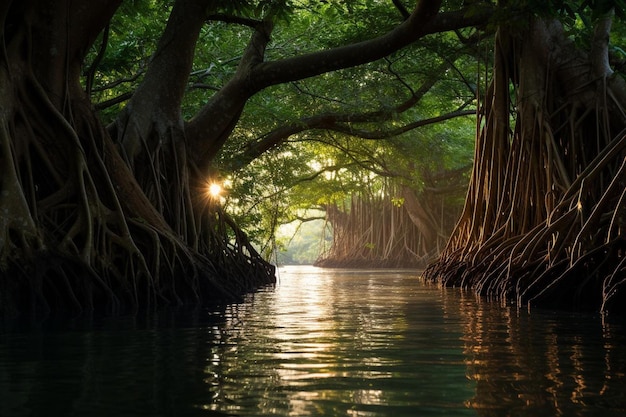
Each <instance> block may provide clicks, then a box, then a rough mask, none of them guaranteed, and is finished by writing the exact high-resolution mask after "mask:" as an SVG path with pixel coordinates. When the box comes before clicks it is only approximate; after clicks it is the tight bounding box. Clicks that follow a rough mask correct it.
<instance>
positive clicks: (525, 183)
mask: <svg viewBox="0 0 626 417" xmlns="http://www.w3.org/2000/svg"><path fill="white" fill-rule="evenodd" d="M620 4H621V3H620V2H605V1H555V2H547V3H546V2H542V1H534V0H526V1H514V2H501V3H500V4H499V5H498V6H497V7H496V6H495V5H494V4H492V2H490V1H480V0H478V1H456V0H449V1H427V0H421V1H416V2H409V1H408V0H406V1H401V0H388V1H387V0H360V1H356V0H355V1H345V0H328V1H323V2H318V1H304V0H282V1H277V0H237V1H218V0H211V1H207V0H175V1H169V2H157V1H153V0H137V1H126V2H122V1H121V0H105V1H100V2H97V3H94V4H91V3H90V4H89V7H86V6H85V5H80V4H76V3H74V2H69V1H67V0H62V1H51V0H49V1H45V0H41V1H37V2H21V1H17V0H10V1H5V2H4V3H3V4H2V6H0V11H1V12H2V13H1V16H2V18H3V19H2V26H3V31H2V45H3V50H2V61H1V65H0V97H2V104H1V105H0V109H2V112H1V115H0V211H1V213H2V217H1V220H0V315H2V316H7V315H9V316H11V315H17V314H24V313H29V314H42V313H43V314H46V313H48V312H50V311H71V312H74V313H80V312H82V311H93V310H101V311H106V312H119V311H127V310H130V311H136V310H138V309H142V308H153V307H156V306H162V305H183V304H197V303H216V302H221V301H224V300H233V299H236V298H237V297H239V296H240V295H242V294H243V293H245V292H247V291H251V290H254V289H255V288H258V287H259V286H261V285H265V284H267V283H271V282H273V281H274V267H273V266H272V265H271V264H270V263H269V262H268V261H267V259H269V258H270V256H271V253H272V251H275V250H276V248H277V247H280V246H281V242H277V241H276V239H275V234H276V231H277V229H278V227H279V225H280V224H282V223H286V222H289V221H292V220H294V219H296V220H297V219H300V220H311V219H312V218H315V217H318V216H319V214H318V213H319V210H322V211H325V212H326V214H327V216H325V221H327V222H328V223H330V225H331V226H333V229H332V230H333V234H334V237H335V239H334V242H333V243H334V245H333V246H332V247H331V248H330V249H329V251H328V252H326V253H325V257H324V260H325V261H327V262H331V263H333V262H334V263H335V264H342V263H343V264H346V265H349V262H350V261H354V259H355V258H357V259H359V260H364V259H367V260H368V262H372V263H374V262H381V261H382V262H389V265H400V264H401V262H405V261H406V265H416V264H422V263H423V262H426V261H429V260H432V259H433V256H437V255H438V253H439V251H440V250H441V248H442V247H443V246H444V241H445V240H447V236H448V234H449V233H450V231H451V229H452V228H453V225H454V224H455V220H456V217H457V214H458V213H461V212H462V213H461V217H460V221H459V222H458V223H456V227H455V228H454V231H453V232H452V238H451V239H450V241H449V242H448V244H447V246H446V249H445V251H444V252H443V254H442V256H441V257H440V258H438V260H437V261H435V262H434V263H432V264H431V265H430V266H429V268H428V270H427V274H426V276H427V277H428V278H429V279H432V280H435V281H438V282H441V283H444V284H446V285H460V286H464V287H470V288H473V289H476V290H477V291H479V292H480V293H482V294H486V295H491V296H495V297H498V298H500V299H503V300H504V299H514V300H516V301H518V302H519V303H528V302H530V303H540V302H541V303H544V304H550V305H554V304H560V305H566V306H568V307H583V306H584V307H588V308H599V309H606V310H608V309H613V308H615V307H616V306H619V305H620V303H621V300H622V298H623V290H622V287H623V284H624V283H625V282H626V278H625V276H626V273H625V268H626V267H625V264H624V262H626V261H625V260H624V259H625V256H624V251H625V250H626V248H625V246H626V244H625V243H624V242H625V241H624V221H626V220H625V218H626V216H625V212H624V210H626V207H625V201H626V196H625V195H624V191H623V190H624V188H625V186H624V184H625V177H624V175H625V174H624V172H626V169H625V168H624V166H623V164H622V162H623V159H624V154H625V150H624V149H625V148H624V146H625V145H624V143H625V142H624V135H623V129H624V127H625V125H626V124H625V123H624V121H625V120H624V117H625V116H624V114H623V110H622V109H623V108H624V107H625V104H626V102H625V99H624V97H626V90H625V88H624V86H623V84H624V82H623V79H622V76H621V74H620V72H619V68H621V67H622V63H623V60H624V56H623V55H624V53H623V51H622V50H621V49H620V48H619V47H617V46H616V45H618V44H619V43H615V40H621V38H620V36H621V34H622V33H624V32H623V28H622V27H621V26H620V25H621V23H620V22H619V19H618V20H615V21H614V19H613V13H614V12H617V14H618V16H621V14H622V11H623V10H624V7H622V6H621V5H620ZM614 5H617V7H613V6H614ZM611 23H615V24H613V25H611ZM610 40H613V41H612V42H611V41H610ZM493 52H495V54H493ZM476 114H478V116H479V117H478V120H476ZM474 140H476V148H475V149H476V153H475V154H474V155H472V151H473V146H472V145H473V143H474ZM472 163H473V169H472ZM470 169H472V170H471V177H470V176H469V172H470ZM468 182H469V191H468V192H467V198H466V199H465V203H463V190H464V189H466V184H467V183H468ZM209 190H212V191H213V192H212V193H210V192H209ZM463 204H464V206H463ZM463 207H464V208H463ZM311 210H313V211H311ZM311 213H313V214H311ZM378 213H380V215H378ZM344 238H345V239H346V240H342V239H344ZM622 304H623V303H622Z"/></svg>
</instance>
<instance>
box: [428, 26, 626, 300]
mask: <svg viewBox="0 0 626 417" xmlns="http://www.w3.org/2000/svg"><path fill="white" fill-rule="evenodd" d="M534 25H535V26H533V29H531V33H534V34H535V35H534V36H537V34H538V33H539V34H541V33H544V34H545V33H549V36H551V38H552V39H556V40H558V41H559V43H558V48H560V49H559V50H558V52H555V50H557V48H553V49H552V52H551V55H549V56H550V60H548V61H547V62H546V61H545V59H544V60H542V58H544V57H543V56H542V55H541V49H540V47H539V46H538V45H541V39H536V38H535V39H533V37H532V36H530V37H528V38H526V41H527V42H523V41H521V39H519V38H514V37H508V36H507V35H505V34H503V33H502V32H501V33H500V37H499V43H498V47H497V50H496V64H495V67H494V72H495V73H494V81H493V84H492V86H491V87H490V89H489V94H488V95H487V98H486V101H485V104H484V106H483V115H484V120H482V121H481V124H480V126H481V127H482V128H481V130H480V135H479V137H478V138H477V143H476V158H475V165H474V171H473V174H472V180H471V183H470V188H469V191H468V196H467V201H466V207H465V210H464V212H463V214H462V216H461V219H460V221H459V223H458V225H457V227H456V229H455V231H454V233H453V235H452V238H451V239H450V241H449V243H448V246H447V248H446V250H445V251H444V253H443V254H442V256H441V257H440V259H439V260H438V261H437V262H435V263H433V264H431V265H430V266H429V267H428V268H427V270H426V272H425V277H426V278H428V279H431V280H436V281H439V282H441V283H442V284H444V285H449V286H462V287H465V288H472V289H474V290H475V291H477V292H478V293H479V294H482V295H485V296H488V297H491V298H495V299H498V300H501V301H515V302H517V303H518V304H519V305H525V304H530V305H543V306H550V307H559V308H568V309H587V310H602V311H621V312H624V311H626V309H625V307H624V306H625V305H626V304H625V303H624V301H626V289H625V288H624V285H625V283H626V269H625V263H626V261H625V258H626V196H625V194H626V191H625V190H626V130H624V126H625V125H626V123H625V120H626V119H625V118H624V114H623V112H622V110H621V109H623V108H624V107H623V104H624V103H621V102H620V101H618V97H623V94H622V93H623V91H621V90H623V89H624V83H623V80H621V79H619V80H618V79H614V78H612V79H609V78H608V77H600V78H598V77H597V76H596V75H595V74H593V73H592V71H591V69H592V68H593V66H592V65H591V64H590V63H589V61H588V57H586V55H584V54H581V53H580V52H579V51H577V50H575V49H573V45H572V44H571V43H569V41H567V40H566V38H565V37H564V36H563V35H562V32H558V29H559V28H558V27H557V26H555V25H549V24H547V23H546V22H540V21H537V22H535V23H534ZM542 25H543V26H542ZM565 57H567V59H565ZM509 83H511V84H509ZM509 85H512V86H513V90H512V91H514V96H509ZM509 109H514V110H515V112H514V114H515V126H514V128H513V129H510V128H509Z"/></svg>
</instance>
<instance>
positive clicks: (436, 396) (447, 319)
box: [0, 267, 626, 417]
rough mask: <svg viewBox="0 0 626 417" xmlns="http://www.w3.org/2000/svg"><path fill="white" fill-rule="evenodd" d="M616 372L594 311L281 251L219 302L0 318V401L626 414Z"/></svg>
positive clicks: (49, 409) (15, 407)
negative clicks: (5, 322) (205, 306)
mask: <svg viewBox="0 0 626 417" xmlns="http://www.w3.org/2000/svg"><path fill="white" fill-rule="evenodd" d="M625 373H626V331H625V328H624V326H623V325H621V324H612V325H610V324H603V323H602V321H601V320H600V318H599V317H594V316H585V315H564V314H556V313H548V312H538V311H533V312H532V313H531V314H528V312H526V311H518V310H516V309H512V308H503V307H500V306H497V305H493V304H490V303H486V302H480V303H478V302H476V300H475V298H474V297H473V296H471V295H468V294H462V293H460V292H459V291H456V290H450V289H448V290H442V289H439V288H436V287H434V286H428V285H425V284H423V283H421V282H420V281H419V280H417V279H416V278H415V276H414V275H413V274H411V273H407V272H401V271H400V272H399V271H386V272H385V271H382V272H381V271H373V272H372V271H369V272H367V271H366V272H362V271H340V270H320V269H316V268H312V267H304V268H296V267H287V268H282V269H281V270H280V282H279V284H278V285H277V286H276V288H272V289H267V290H264V291H262V292H259V293H257V294H254V295H253V296H250V297H249V299H248V301H247V302H246V303H243V304H239V305H232V306H228V307H226V308H225V309H223V310H222V311H220V312H211V311H198V312H195V313H176V312H167V313H162V314H160V315H158V316H154V317H150V318H146V317H139V318H115V319H106V320H99V321H92V322H89V323H85V322H75V323H70V324H64V325H63V326H52V325H48V324H46V325H44V326H41V327H40V328H38V329H31V330H29V331H24V330H21V331H17V330H13V331H10V332H6V331H5V333H0V416H44V415H45V416H219V415H242V416H272V415H277V416H322V415H327V416H533V417H537V416H539V417H541V416H602V417H607V416H625V415H626V376H625Z"/></svg>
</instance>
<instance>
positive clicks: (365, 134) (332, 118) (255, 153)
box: [230, 110, 476, 169]
mask: <svg viewBox="0 0 626 417" xmlns="http://www.w3.org/2000/svg"><path fill="white" fill-rule="evenodd" d="M475 114H476V111H475V110H459V111H455V112H452V113H448V114H444V115H441V116H437V117H432V118H429V119H424V120H417V121H415V122H412V123H408V124H406V125H404V126H401V127H398V128H396V129H391V130H384V131H383V130H378V131H368V130H365V129H356V128H354V127H353V126H352V125H351V124H352V123H357V122H361V123H366V122H380V121H382V119H381V116H382V115H378V114H376V115H375V117H372V118H371V119H366V118H365V117H363V116H364V115H337V114H322V115H318V116H313V117H307V118H304V119H301V120H300V121H298V122H295V123H291V124H288V125H285V126H282V127H280V128H278V129H276V130H274V131H272V132H270V133H268V134H267V135H265V136H264V137H263V138H262V139H261V140H259V141H257V142H254V143H250V144H248V145H247V146H246V148H245V150H244V151H243V152H242V153H241V154H239V155H236V156H235V157H233V158H232V159H231V161H232V162H231V166H230V169H241V168H243V167H244V166H246V165H248V164H249V163H250V162H252V161H253V160H255V159H256V158H258V157H259V156H261V155H262V154H263V153H265V152H267V151H269V150H270V149H273V148H275V147H276V146H278V145H280V144H281V143H283V142H284V141H286V140H287V139H288V138H289V137H290V136H292V135H295V134H298V133H301V132H304V131H306V130H313V129H325V130H332V131H334V132H339V133H343V134H346V135H350V136H355V137H359V138H362V139H371V140H380V139H389V138H392V137H395V136H398V135H400V134H402V133H406V132H409V131H411V130H413V129H416V128H418V127H422V126H426V125H429V124H433V123H439V122H442V121H444V120H449V119H452V118H455V117H461V116H470V115H475Z"/></svg>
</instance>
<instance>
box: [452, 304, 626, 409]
mask: <svg viewBox="0 0 626 417" xmlns="http://www.w3.org/2000/svg"><path fill="white" fill-rule="evenodd" d="M444 305H445V310H446V311H448V312H449V314H459V315H460V316H461V317H462V320H463V322H464V337H463V341H464V345H465V354H466V357H467V376H468V378H469V379H470V380H472V381H476V393H475V395H474V397H473V398H472V399H471V400H470V401H469V402H468V405H469V406H470V407H472V408H474V409H476V410H477V411H478V413H479V415H481V416H504V415H511V416H530V415H534V416H593V415H596V416H624V415H626V378H625V375H626V346H625V342H626V338H625V333H624V326H623V324H608V323H605V322H603V321H602V320H601V318H600V317H591V316H589V315H577V314H562V313H556V312H547V311H533V312H532V313H531V314H529V313H528V312H527V311H521V310H518V309H516V308H513V307H502V306H499V305H494V304H490V303H486V302H482V303H477V302H476V299H475V297H474V296H473V295H470V294H467V293H461V295H460V297H459V295H458V294H454V295H451V296H450V297H448V298H446V299H445V302H444Z"/></svg>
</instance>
